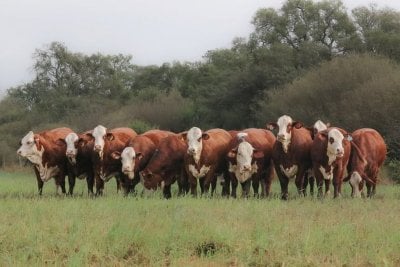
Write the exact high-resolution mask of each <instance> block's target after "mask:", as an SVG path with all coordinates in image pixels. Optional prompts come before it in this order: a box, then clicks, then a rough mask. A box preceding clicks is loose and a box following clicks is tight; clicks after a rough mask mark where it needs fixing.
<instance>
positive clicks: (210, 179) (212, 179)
mask: <svg viewBox="0 0 400 267" xmlns="http://www.w3.org/2000/svg"><path fill="white" fill-rule="evenodd" d="M202 180H203V192H202V193H203V194H206V195H208V194H209V191H210V185H211V184H213V183H216V182H217V181H216V180H217V176H216V175H215V170H213V169H211V170H209V171H208V173H207V174H206V175H205V176H204V177H203V178H202ZM211 195H212V192H211Z"/></svg>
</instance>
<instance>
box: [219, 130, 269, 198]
mask: <svg viewBox="0 0 400 267" xmlns="http://www.w3.org/2000/svg"><path fill="white" fill-rule="evenodd" d="M229 133H230V134H231V136H232V140H231V142H230V144H229V147H228V153H227V157H226V159H227V161H228V163H230V164H232V165H236V164H237V161H236V155H237V148H238V146H239V144H240V142H241V139H239V138H238V137H237V134H238V133H247V136H246V137H244V138H243V140H244V141H247V142H248V143H250V144H251V145H252V146H253V148H254V149H255V154H258V157H255V156H254V154H253V160H252V164H253V163H256V164H257V166H258V169H257V172H256V173H254V174H253V175H252V177H250V179H249V180H247V181H246V182H245V183H244V184H243V185H242V186H243V189H244V195H245V196H247V195H248V193H249V192H248V191H249V187H250V180H252V184H253V190H254V194H255V195H256V194H258V186H259V182H260V181H261V184H262V186H263V188H262V192H263V195H264V194H265V195H268V194H269V192H270V186H271V182H272V178H273V164H272V150H273V147H274V144H275V141H276V138H275V136H274V135H273V134H272V133H271V132H270V131H267V130H264V129H256V128H250V129H245V130H242V131H230V132H229ZM229 175H230V180H231V183H232V193H231V195H232V196H233V197H236V187H237V184H238V180H237V178H236V175H235V173H234V172H229Z"/></svg>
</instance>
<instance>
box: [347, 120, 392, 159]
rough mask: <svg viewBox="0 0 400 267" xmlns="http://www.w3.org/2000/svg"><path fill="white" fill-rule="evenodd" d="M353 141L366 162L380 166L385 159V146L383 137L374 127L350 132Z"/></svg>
mask: <svg viewBox="0 0 400 267" xmlns="http://www.w3.org/2000/svg"><path fill="white" fill-rule="evenodd" d="M352 138H353V142H354V143H355V144H356V145H357V146H358V147H359V149H360V150H361V152H362V153H363V156H364V157H365V159H366V160H367V162H368V163H371V162H374V163H376V164H377V165H378V167H380V166H382V164H383V162H384V161H385V159H386V153H387V147H386V144H385V140H384V139H383V137H382V136H381V135H380V134H379V133H378V132H377V131H376V130H374V129H370V128H362V129H358V130H356V131H354V132H353V133H352Z"/></svg>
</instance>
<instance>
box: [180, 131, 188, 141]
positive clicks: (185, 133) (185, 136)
mask: <svg viewBox="0 0 400 267" xmlns="http://www.w3.org/2000/svg"><path fill="white" fill-rule="evenodd" d="M180 138H181V139H182V140H183V141H185V142H186V140H187V132H183V133H181V134H180Z"/></svg>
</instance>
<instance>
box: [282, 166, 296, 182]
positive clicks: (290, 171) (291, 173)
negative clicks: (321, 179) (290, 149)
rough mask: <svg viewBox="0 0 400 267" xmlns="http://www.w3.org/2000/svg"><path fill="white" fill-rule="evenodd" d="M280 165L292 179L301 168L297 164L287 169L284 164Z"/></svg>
mask: <svg viewBox="0 0 400 267" xmlns="http://www.w3.org/2000/svg"><path fill="white" fill-rule="evenodd" d="M279 167H280V168H281V171H282V172H283V173H284V174H285V175H286V177H288V178H290V179H292V178H294V177H295V176H296V174H297V171H298V169H299V168H298V166H297V165H293V166H292V167H290V168H286V169H285V168H284V167H283V166H282V165H279Z"/></svg>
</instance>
